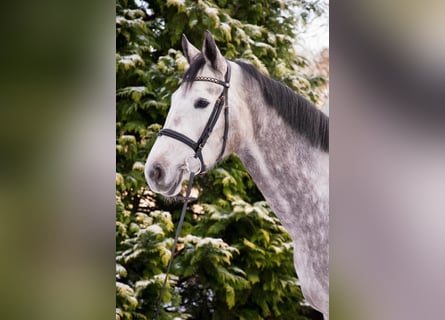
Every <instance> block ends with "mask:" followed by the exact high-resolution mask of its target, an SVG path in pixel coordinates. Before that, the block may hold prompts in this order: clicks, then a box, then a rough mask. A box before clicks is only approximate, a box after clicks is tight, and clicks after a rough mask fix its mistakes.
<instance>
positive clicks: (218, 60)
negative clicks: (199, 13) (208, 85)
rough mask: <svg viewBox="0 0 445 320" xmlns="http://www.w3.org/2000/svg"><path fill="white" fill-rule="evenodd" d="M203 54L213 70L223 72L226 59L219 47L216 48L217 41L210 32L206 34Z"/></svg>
mask: <svg viewBox="0 0 445 320" xmlns="http://www.w3.org/2000/svg"><path fill="white" fill-rule="evenodd" d="M202 53H203V54H204V58H205V59H206V61H207V63H208V64H210V65H211V66H212V68H213V69H215V70H218V71H221V72H223V70H222V69H223V67H224V63H225V59H224V57H223V55H222V54H221V52H220V51H219V49H218V47H217V46H216V43H215V39H213V36H212V34H211V33H210V32H209V31H206V32H205V36H204V43H203V45H202Z"/></svg>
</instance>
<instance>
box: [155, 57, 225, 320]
mask: <svg viewBox="0 0 445 320" xmlns="http://www.w3.org/2000/svg"><path fill="white" fill-rule="evenodd" d="M193 81H207V82H211V83H215V84H218V85H221V86H223V87H224V89H223V91H222V92H221V94H220V95H219V97H218V99H217V100H216V102H215V106H214V107H213V110H212V113H211V114H210V117H209V120H207V124H206V126H205V127H204V130H203V131H202V133H201V136H200V137H199V139H198V141H196V142H195V141H193V140H192V139H190V138H189V137H187V136H186V135H184V134H182V133H180V132H178V131H175V130H171V129H162V130H160V131H159V134H158V135H160V136H161V135H164V136H167V137H170V138H173V139H176V140H178V141H181V142H182V143H185V144H186V145H187V146H189V147H190V148H192V149H193V151H195V155H194V158H195V159H198V160H199V162H200V166H199V168H198V169H197V171H194V170H192V169H191V168H190V164H189V163H188V161H187V160H186V165H187V170H188V171H189V172H190V177H189V181H188V185H187V190H186V192H185V197H184V198H183V200H184V204H183V206H182V211H181V217H180V218H179V223H178V227H177V229H176V234H175V239H174V241H173V248H172V251H171V254H170V260H169V261H168V266H167V272H166V273H165V278H164V283H163V285H162V289H161V293H160V294H159V297H158V301H157V303H156V311H155V314H154V317H153V319H154V320H157V319H158V317H159V312H160V308H161V303H162V297H163V295H164V292H165V289H166V288H167V279H168V275H169V273H170V269H171V266H172V264H173V258H174V256H175V253H176V246H177V244H178V239H179V234H180V233H181V229H182V225H183V223H184V218H185V212H186V210H187V204H188V202H189V201H190V200H191V198H190V192H191V191H192V185H193V180H194V178H195V176H196V175H198V174H203V173H205V172H206V167H205V164H204V159H203V157H202V148H204V146H205V144H206V143H207V140H208V139H209V137H210V134H211V133H212V131H213V128H214V127H215V125H216V122H217V121H218V118H219V116H220V114H221V110H222V108H223V107H224V106H225V107H224V135H223V143H222V147H221V151H220V153H219V155H218V158H217V160H216V162H218V161H219V160H221V158H222V156H223V154H224V151H225V150H226V144H227V135H228V132H229V106H228V103H229V98H228V93H229V87H230V64H229V62H227V71H226V74H225V77H224V81H221V80H218V79H215V78H210V77H199V76H198V77H195V79H194V80H193Z"/></svg>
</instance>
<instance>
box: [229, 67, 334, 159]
mask: <svg viewBox="0 0 445 320" xmlns="http://www.w3.org/2000/svg"><path fill="white" fill-rule="evenodd" d="M234 62H235V63H236V64H238V65H239V66H240V67H241V69H242V70H243V71H245V73H247V74H248V75H249V76H250V77H251V78H252V79H254V80H256V82H257V83H258V85H259V87H260V90H261V92H262V93H263V97H264V99H265V100H266V102H267V104H268V105H269V107H271V108H274V109H275V110H276V111H277V113H278V115H280V116H281V117H282V118H283V119H284V121H285V122H287V124H289V125H290V126H291V127H292V128H293V129H294V130H295V131H296V132H298V133H300V134H301V135H303V136H304V137H306V138H307V139H308V141H309V143H310V144H311V145H312V146H314V147H318V148H320V149H321V150H323V151H325V152H329V117H328V116H326V115H325V114H324V113H323V112H322V111H321V110H319V109H317V108H316V107H315V106H314V105H313V104H312V103H310V102H309V101H308V100H306V99H305V98H303V97H302V96H300V95H298V94H296V93H295V92H293V91H292V90H291V89H290V88H289V87H287V86H286V85H284V84H282V83H280V82H278V81H276V80H274V79H271V78H269V77H268V76H265V75H264V74H262V73H261V72H260V71H259V70H258V69H257V68H255V67H254V66H253V65H251V64H249V63H246V62H243V61H240V60H236V61H234Z"/></svg>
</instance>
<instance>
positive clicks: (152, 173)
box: [148, 164, 164, 182]
mask: <svg viewBox="0 0 445 320" xmlns="http://www.w3.org/2000/svg"><path fill="white" fill-rule="evenodd" d="M148 176H149V177H150V179H151V180H153V181H156V182H159V181H160V180H162V178H163V177H164V170H163V169H162V167H161V165H159V164H155V165H153V166H152V167H151V168H150V170H149V172H148Z"/></svg>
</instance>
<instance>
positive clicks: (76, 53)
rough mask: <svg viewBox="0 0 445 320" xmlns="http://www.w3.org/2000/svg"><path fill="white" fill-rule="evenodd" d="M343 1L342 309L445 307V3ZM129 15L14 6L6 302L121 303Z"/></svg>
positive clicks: (437, 311) (7, 63) (336, 185)
mask: <svg viewBox="0 0 445 320" xmlns="http://www.w3.org/2000/svg"><path fill="white" fill-rule="evenodd" d="M141 3H142V2H141ZM170 3H172V2H170ZM181 3H182V2H181V1H178V2H177V4H176V6H175V5H174V4H172V5H171V7H169V10H173V9H176V10H178V8H179V7H180V6H181ZM221 3H223V1H221ZM282 3H284V4H287V1H283V2H282ZM296 3H301V2H298V1H297V2H296ZM118 4H119V3H118ZM126 4H128V3H126ZM329 9H330V13H329V15H330V29H329V38H330V41H329V42H330V48H329V55H328V56H329V60H330V66H329V72H330V76H329V87H330V89H329V91H330V94H329V97H330V98H329V106H330V107H329V109H330V110H329V113H330V117H331V138H330V140H331V182H330V189H331V247H330V256H331V319H418V318H422V319H442V318H444V316H445V315H444V314H443V313H444V311H443V308H442V303H443V299H442V297H443V294H442V293H443V289H444V286H445V279H444V278H445V275H444V272H443V270H445V256H444V255H445V251H444V250H443V244H444V243H445V239H444V237H445V233H444V232H443V230H444V226H445V221H444V212H445V204H444V201H445V200H444V199H445V194H444V193H445V177H444V175H445V168H444V166H445V165H444V164H445V154H444V153H445V151H444V150H445V148H444V139H443V134H444V132H443V131H444V126H443V125H442V124H443V120H444V117H443V116H444V114H443V106H444V105H445V104H444V87H443V84H444V83H445V82H444V81H443V80H444V74H445V64H444V62H443V57H444V56H445V36H444V33H443V30H445V28H444V21H445V19H444V17H443V15H444V14H443V13H444V12H445V10H444V9H445V8H444V4H443V2H442V1H433V0H431V1H426V2H425V1H424V2H422V3H406V2H402V1H389V2H388V1H385V2H381V1H374V2H369V1H366V2H365V1H337V2H336V3H335V4H334V3H333V4H330V6H329ZM128 14H131V12H128ZM145 14H147V12H145ZM258 14H259V15H260V14H261V13H258ZM216 15H217V16H218V14H216ZM117 16H119V14H116V4H115V3H105V2H103V1H88V2H87V1H80V2H79V1H77V2H72V1H71V2H70V1H62V2H60V1H58V2H55V1H51V0H45V1H43V2H42V1H40V2H39V3H35V4H30V3H26V4H25V3H18V2H16V3H12V2H9V3H8V4H7V5H5V6H4V7H3V9H2V19H1V21H2V22H1V23H2V24H3V25H2V28H1V30H2V31H1V32H2V35H3V37H2V43H3V45H2V50H1V53H0V57H1V59H0V61H1V66H2V69H1V70H2V72H1V73H0V79H1V80H0V81H1V88H0V99H1V100H0V119H1V120H2V121H1V123H2V126H1V129H0V133H1V135H0V147H1V149H0V150H1V151H0V159H1V161H0V164H1V166H0V174H1V175H0V212H1V222H0V238H1V242H0V246H1V249H2V250H1V252H2V253H3V256H2V258H1V260H0V261H1V263H0V279H1V281H2V287H1V289H0V296H1V298H2V299H1V302H0V310H1V314H2V318H5V319H71V318H72V319H102V318H103V319H110V318H112V317H115V314H116V286H115V285H116V283H115V281H116V271H118V272H120V271H122V270H121V269H119V270H116V262H115V247H116V234H115V231H116V209H115V207H116V206H115V202H116V73H117V72H118V70H117V68H116V61H117V58H116V50H117V44H116V34H117V33H118V31H116V28H117V25H118V21H117ZM135 18H137V15H136V16H135ZM296 25H297V24H295V25H294V27H293V28H292V30H298V28H296V27H295V26H296ZM272 31H273V32H274V30H272ZM193 34H194V35H195V36H196V39H195V38H193V36H192V37H191V38H192V39H191V40H192V42H193V43H195V44H196V45H197V46H199V43H200V41H202V36H201V34H202V32H201V33H200V32H196V33H193ZM220 37H222V35H220ZM301 41H303V40H301ZM293 45H294V43H293ZM173 46H174V44H173V45H172V44H168V45H165V46H164V47H163V48H170V47H173ZM223 46H224V45H223ZM298 48H299V47H298V41H297V44H296V50H297V51H296V52H297V56H298V57H303V58H306V60H309V58H307V56H306V55H304V54H303V53H302V52H301V51H298ZM176 49H177V48H176ZM224 50H227V48H224V49H223V51H224ZM235 52H236V50H235V51H234V53H235ZM266 53H267V49H266ZM168 54H169V53H168V52H167V55H168ZM266 56H267V54H266ZM174 57H176V56H174ZM283 57H284V58H283ZM281 58H283V59H290V58H288V57H286V56H281ZM295 61H300V60H299V59H297V58H295ZM303 69H304V68H303ZM268 70H269V69H268ZM313 70H315V69H313ZM269 72H270V71H269ZM302 72H303V73H304V72H307V71H302ZM286 74H287V71H286V72H285V73H284V74H283V77H284V76H285V75H286ZM309 75H310V73H309ZM303 78H304V77H303ZM288 80H289V81H292V80H293V79H288ZM303 82H304V81H303ZM296 83H297V84H298V81H297V82H296ZM322 85H323V84H322V83H320V87H322ZM172 86H173V84H172ZM309 87H310V86H309ZM311 90H312V91H313V95H314V97H315V96H316V97H318V99H322V93H321V92H320V93H319V94H316V93H317V90H315V89H311ZM311 90H309V92H311ZM302 92H303V90H302ZM304 92H307V91H306V90H305V91H304ZM309 98H311V97H309ZM311 99H312V100H313V101H315V103H317V102H316V100H317V99H313V98H311ZM320 107H323V106H320ZM155 129H156V128H155ZM136 169H137V167H136ZM123 274H125V273H123ZM290 319H292V318H290Z"/></svg>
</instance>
